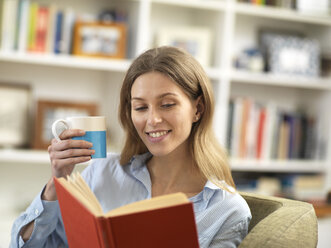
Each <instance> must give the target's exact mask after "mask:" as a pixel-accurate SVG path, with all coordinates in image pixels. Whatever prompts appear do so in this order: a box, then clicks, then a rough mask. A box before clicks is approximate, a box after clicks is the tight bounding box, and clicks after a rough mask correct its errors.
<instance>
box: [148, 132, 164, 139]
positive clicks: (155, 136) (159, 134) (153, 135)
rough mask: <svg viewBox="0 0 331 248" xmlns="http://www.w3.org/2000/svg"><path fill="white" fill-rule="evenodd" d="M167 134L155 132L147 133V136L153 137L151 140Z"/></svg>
mask: <svg viewBox="0 0 331 248" xmlns="http://www.w3.org/2000/svg"><path fill="white" fill-rule="evenodd" d="M166 134H167V131H163V132H156V133H149V134H148V135H149V136H151V137H153V138H158V137H160V136H162V135H166Z"/></svg>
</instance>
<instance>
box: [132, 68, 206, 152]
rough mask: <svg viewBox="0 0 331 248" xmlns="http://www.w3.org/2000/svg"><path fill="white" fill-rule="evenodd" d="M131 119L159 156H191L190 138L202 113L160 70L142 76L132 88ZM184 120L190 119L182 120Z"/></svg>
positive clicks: (194, 101)
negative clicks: (193, 127)
mask: <svg viewBox="0 0 331 248" xmlns="http://www.w3.org/2000/svg"><path fill="white" fill-rule="evenodd" d="M131 95H132V101H131V106H132V107H131V118H132V122H133V125H134V127H135V129H136V130H137V132H138V135H139V137H140V138H141V140H142V141H143V142H144V144H145V145H146V147H147V149H148V150H149V151H150V152H151V153H152V154H153V155H154V156H155V157H156V156H162V155H165V154H172V156H176V157H177V158H178V156H180V157H184V156H187V157H190V154H189V145H188V142H187V139H188V137H189V135H190V133H191V128H192V123H194V122H195V120H196V117H198V115H200V114H201V113H200V112H198V110H197V105H198V104H201V103H199V102H198V100H200V98H199V99H197V100H191V99H190V98H189V97H188V96H187V95H186V94H185V92H184V91H183V90H182V89H181V88H180V87H179V86H177V85H176V83H175V82H173V81H172V80H171V79H170V78H168V77H167V76H165V75H164V74H162V73H160V72H149V73H146V74H143V75H141V76H139V77H138V78H137V79H136V80H135V83H134V84H133V86H132V89H131ZM183 120H191V122H190V121H183Z"/></svg>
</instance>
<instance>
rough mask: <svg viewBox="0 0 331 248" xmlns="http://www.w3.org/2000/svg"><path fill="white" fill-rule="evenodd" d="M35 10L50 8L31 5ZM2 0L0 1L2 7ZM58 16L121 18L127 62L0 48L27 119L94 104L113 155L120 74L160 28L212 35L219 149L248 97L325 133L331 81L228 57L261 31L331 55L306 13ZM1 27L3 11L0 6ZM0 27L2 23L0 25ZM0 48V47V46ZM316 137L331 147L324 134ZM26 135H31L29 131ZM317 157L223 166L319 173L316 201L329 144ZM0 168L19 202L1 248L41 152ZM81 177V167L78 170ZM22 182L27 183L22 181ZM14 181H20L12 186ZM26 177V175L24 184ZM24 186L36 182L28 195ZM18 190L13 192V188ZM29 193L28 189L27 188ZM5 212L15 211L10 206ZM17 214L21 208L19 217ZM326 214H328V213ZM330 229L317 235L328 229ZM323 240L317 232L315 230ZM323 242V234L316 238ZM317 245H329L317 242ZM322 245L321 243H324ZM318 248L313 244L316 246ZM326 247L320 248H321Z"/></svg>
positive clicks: (138, 4) (319, 19)
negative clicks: (42, 107)
mask: <svg viewBox="0 0 331 248" xmlns="http://www.w3.org/2000/svg"><path fill="white" fill-rule="evenodd" d="M30 2H37V3H39V4H43V5H50V4H51V3H53V2H54V1H53V2H52V1H50V0H30ZM3 3H4V0H0V6H1V7H2V6H3ZM56 5H57V6H58V7H59V8H68V7H71V9H73V10H74V11H75V13H77V14H79V15H81V16H87V18H90V16H96V15H97V14H98V13H100V11H102V10H107V9H113V8H116V9H120V10H123V11H124V12H126V13H127V26H128V32H127V37H128V38H127V53H126V54H127V56H126V57H125V58H124V59H120V60H115V59H99V58H86V57H78V56H72V55H70V54H56V55H55V54H52V53H30V52H15V51H4V50H2V49H1V50H0V82H4V83H12V84H20V83H22V84H28V85H30V87H31V91H32V108H31V113H30V114H31V116H35V111H36V102H37V100H39V99H47V100H60V101H68V100H70V101H87V102H95V103H97V104H98V105H99V106H100V109H99V113H100V115H105V116H107V120H108V131H109V133H110V134H111V135H110V143H111V147H110V149H109V151H112V152H118V151H119V150H120V147H121V142H122V141H123V133H122V131H121V129H120V127H119V123H118V121H117V106H118V100H119V97H118V93H119V90H120V86H121V81H122V79H123V77H124V74H125V71H126V70H127V68H128V67H129V65H130V62H131V61H132V59H133V58H134V57H136V56H137V55H138V54H140V53H141V52H142V51H144V50H145V49H147V48H149V47H152V46H154V44H155V41H156V38H157V36H158V34H159V31H160V29H161V28H162V27H169V26H170V27H203V28H207V29H209V30H210V32H211V33H212V36H211V40H210V51H211V52H210V57H211V58H210V63H209V64H208V65H207V66H205V68H206V71H207V74H208V76H209V77H210V79H211V81H212V83H213V86H214V93H215V98H216V108H215V120H214V127H215V128H214V129H215V133H216V135H217V138H218V139H219V141H220V142H221V143H222V144H223V145H225V144H226V138H227V125H228V113H229V102H230V99H231V98H232V97H235V96H242V97H252V98H253V99H257V100H261V101H264V102H267V101H273V102H276V103H278V104H281V105H282V106H286V107H291V108H293V107H295V106H298V105H302V106H304V108H305V109H307V111H309V112H310V113H315V114H316V115H317V116H318V117H323V118H325V122H324V125H325V126H327V127H329V126H331V125H330V124H331V121H330V120H329V119H328V118H327V117H328V116H330V113H329V112H330V111H329V108H330V106H331V78H328V77H316V78H306V77H298V76H276V75H273V74H270V73H262V72H248V71H241V70H238V69H236V68H234V66H233V64H234V63H233V61H234V58H235V57H236V56H237V55H238V53H239V52H240V51H242V50H243V49H245V48H249V47H254V46H256V45H257V44H258V39H257V36H258V32H259V30H260V29H261V28H270V29H276V30H285V31H288V32H294V33H300V34H303V35H305V36H306V37H308V38H312V39H316V40H318V41H319V44H320V46H321V52H322V54H326V55H329V56H330V54H328V53H329V51H330V50H331V46H330V37H331V17H330V16H325V15H309V14H303V13H299V12H297V11H295V10H289V9H284V8H276V7H269V6H255V5H252V4H247V3H241V2H237V1H236V0H124V1H109V0H100V1H92V0H80V1H74V0H69V1H68V0H58V1H56ZM0 16H1V17H0V20H2V11H1V8H0ZM0 28H1V25H0ZM0 36H1V35H0ZM0 40H1V39H0ZM326 130H327V131H326V132H325V133H323V136H324V137H325V139H326V140H331V129H330V128H327V129H326ZM31 132H33V127H31ZM325 150H326V151H325V153H326V155H325V157H324V158H323V159H302V160H298V159H292V160H277V159H263V160H257V159H240V158H231V159H230V164H231V168H232V170H233V172H234V173H261V174H264V173H267V174H288V175H291V174H305V175H314V174H316V175H323V176H324V183H323V185H324V186H323V189H322V190H321V191H322V192H320V193H319V195H323V194H324V193H326V192H327V191H328V190H330V189H331V166H330V164H331V145H330V144H327V146H326V148H325ZM0 168H1V170H2V172H4V173H2V174H1V175H2V177H1V176H0V181H1V182H3V184H2V185H4V187H0V188H2V189H5V191H2V193H4V192H5V194H4V195H5V196H11V197H12V196H17V195H24V196H25V198H24V199H16V198H15V199H12V201H8V200H7V198H5V199H4V200H2V199H0V201H1V202H6V203H8V204H7V205H8V206H7V208H5V209H2V208H0V210H2V212H3V213H8V214H6V216H5V217H6V218H4V220H6V223H5V224H2V225H0V230H3V231H0V233H1V235H2V236H1V238H0V240H1V242H2V243H0V246H4V247H6V246H8V244H9V230H10V226H11V224H12V221H13V220H14V219H15V218H16V217H17V215H18V212H20V211H22V210H23V209H24V208H23V207H22V206H26V204H28V202H29V201H30V200H31V199H32V198H33V197H34V196H35V195H36V194H37V193H38V190H40V189H41V188H42V186H43V185H44V183H45V181H46V180H47V179H48V177H49V158H48V153H47V151H40V150H33V149H15V148H1V149H0ZM79 168H80V169H81V168H82V167H79ZM26 175H29V177H27V176H26ZM18 177H19V180H18V179H17V178H18ZM31 177H33V178H32V179H31ZM31 180H32V181H33V183H34V184H35V186H34V187H31V186H30V185H31ZM18 181H19V182H21V183H20V184H18V183H16V182H18ZM26 185H29V187H26ZM13 206H14V207H13ZM17 206H21V208H20V209H19V210H15V211H16V212H15V211H14V210H13V209H17ZM327 212H328V213H329V212H330V211H329V207H328V210H327ZM328 228H329V226H324V229H323V227H321V229H323V230H329V229H328ZM321 233H323V232H321ZM324 236H325V237H326V236H327V232H326V231H325V235H324ZM324 236H323V237H320V239H319V240H320V241H321V242H319V243H320V244H322V243H323V239H324V243H327V244H329V241H328V240H327V238H326V239H325V237H324ZM325 240H326V241H328V242H326V241H325ZM321 247H322V246H321ZM325 247H328V246H325Z"/></svg>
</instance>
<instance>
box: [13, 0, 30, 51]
mask: <svg viewBox="0 0 331 248" xmlns="http://www.w3.org/2000/svg"><path fill="white" fill-rule="evenodd" d="M29 11H30V1H29V0H20V2H19V18H18V19H17V20H18V28H17V41H16V49H17V50H18V51H19V52H26V50H27V38H28V23H29Z"/></svg>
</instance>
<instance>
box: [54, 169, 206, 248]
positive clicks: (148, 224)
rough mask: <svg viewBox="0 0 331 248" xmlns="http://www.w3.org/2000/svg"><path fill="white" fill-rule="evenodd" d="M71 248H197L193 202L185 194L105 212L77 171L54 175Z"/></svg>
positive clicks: (156, 198) (158, 198) (159, 198)
mask: <svg viewBox="0 0 331 248" xmlns="http://www.w3.org/2000/svg"><path fill="white" fill-rule="evenodd" d="M54 182H55V188H56V193H57V197H58V201H59V205H60V209H61V214H62V219H63V223H64V228H65V232H66V235H67V239H68V243H69V247H70V248H76V247H79V248H84V247H86V248H89V247H102V248H103V247H109V248H131V247H135V248H140V247H141V248H142V247H144V248H155V247H158V248H168V247H172V248H177V247H178V248H182V247H190V248H191V247H192V248H198V247H199V243H198V236H197V228H196V224H195V218H194V211H193V205H192V203H191V202H190V201H189V200H188V199H187V198H186V196H185V194H183V193H176V194H169V195H164V196H159V197H154V198H152V199H147V200H143V201H139V202H135V203H131V204H128V205H125V206H122V207H120V208H117V209H114V210H111V211H110V212H108V213H106V214H103V212H102V209H101V206H100V204H99V202H98V200H97V198H96V197H95V196H94V194H93V193H92V191H91V190H90V189H89V187H88V186H87V184H86V183H85V182H84V180H83V178H82V177H81V176H80V175H79V174H78V175H75V176H73V177H71V178H68V179H67V180H66V179H64V178H60V179H58V178H54Z"/></svg>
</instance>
